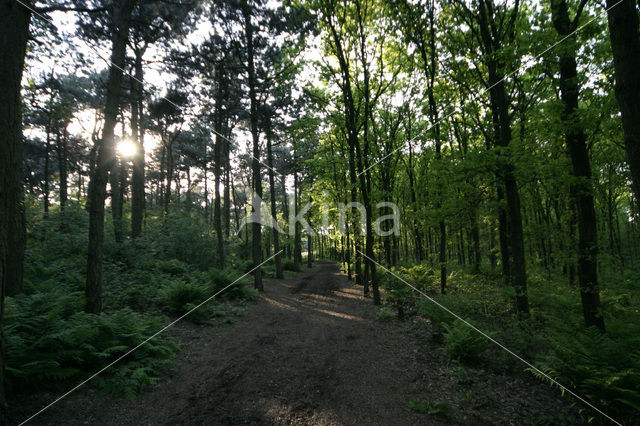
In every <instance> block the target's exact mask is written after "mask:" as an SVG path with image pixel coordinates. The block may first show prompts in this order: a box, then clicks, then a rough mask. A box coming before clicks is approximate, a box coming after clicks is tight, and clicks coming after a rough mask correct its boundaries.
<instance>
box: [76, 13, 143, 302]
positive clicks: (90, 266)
mask: <svg viewBox="0 0 640 426" xmlns="http://www.w3.org/2000/svg"><path fill="white" fill-rule="evenodd" d="M134 3H135V0H121V1H120V2H119V3H118V4H116V5H115V6H114V9H113V24H114V26H113V28H114V33H113V36H112V51H111V67H110V68H109V80H108V82H107V98H106V103H105V112H104V119H105V120H104V127H103V130H102V138H101V139H99V140H98V142H97V143H98V153H97V158H96V165H95V168H94V170H93V173H92V174H91V181H90V182H89V250H88V256H87V280H86V287H85V297H86V304H85V311H86V312H88V313H93V314H99V313H100V311H101V310H102V244H103V240H104V200H105V197H106V192H107V178H108V171H109V170H110V169H111V168H112V167H113V163H115V159H116V156H115V143H114V128H115V125H116V119H117V115H118V105H119V102H120V88H121V86H122V69H123V67H124V61H125V54H126V48H127V38H128V34H129V24H130V19H131V12H132V10H133V5H134Z"/></svg>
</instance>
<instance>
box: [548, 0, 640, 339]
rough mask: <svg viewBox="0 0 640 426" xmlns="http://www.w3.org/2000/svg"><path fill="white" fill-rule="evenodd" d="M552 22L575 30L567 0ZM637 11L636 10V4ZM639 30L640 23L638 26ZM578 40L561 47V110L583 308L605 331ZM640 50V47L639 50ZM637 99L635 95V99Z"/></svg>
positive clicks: (554, 0)
mask: <svg viewBox="0 0 640 426" xmlns="http://www.w3.org/2000/svg"><path fill="white" fill-rule="evenodd" d="M551 11H552V16H553V25H554V27H555V29H556V31H557V32H558V35H559V36H561V37H567V36H569V35H570V34H571V33H572V32H573V31H574V28H575V26H574V23H577V21H578V19H579V18H580V16H579V15H578V16H576V17H575V18H574V21H573V22H572V21H571V19H570V18H569V8H568V6H567V3H566V0H551ZM634 13H636V11H635V8H634ZM636 30H637V27H636ZM575 43H576V41H575V39H574V38H569V39H568V40H566V41H565V44H564V46H562V49H558V56H559V59H560V92H561V96H560V97H561V99H562V103H563V104H564V111H563V113H562V121H563V127H564V129H565V140H566V143H567V148H568V151H569V157H571V164H572V165H573V175H574V176H575V177H576V180H575V184H574V185H575V191H573V193H574V195H575V197H574V198H575V207H576V218H577V221H578V285H579V286H580V297H581V299H582V312H583V315H584V321H585V324H586V325H587V327H589V326H595V327H597V328H598V329H600V330H602V331H604V319H603V317H602V315H601V313H600V312H599V311H600V292H599V289H598V233H597V227H596V211H595V207H594V205H593V188H592V184H591V166H590V164H589V154H588V152H587V135H586V134H585V131H584V125H583V123H582V121H581V120H580V118H579V117H578V115H577V113H578V96H579V94H580V86H579V83H578V71H577V64H576V44H575ZM639 53H640V51H639ZM637 102H638V100H637V99H636V103H637Z"/></svg>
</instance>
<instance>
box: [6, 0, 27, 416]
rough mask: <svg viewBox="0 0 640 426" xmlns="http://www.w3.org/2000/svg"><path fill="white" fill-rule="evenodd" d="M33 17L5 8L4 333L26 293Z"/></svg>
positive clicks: (14, 4)
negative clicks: (8, 313) (8, 298)
mask: <svg viewBox="0 0 640 426" xmlns="http://www.w3.org/2000/svg"><path fill="white" fill-rule="evenodd" d="M30 20H31V14H30V12H29V11H28V10H27V9H25V8H24V7H23V6H21V5H20V4H18V3H17V2H15V1H13V0H2V1H1V2H0V26H1V27H2V32H1V33H0V63H1V64H2V67H0V89H1V90H0V332H1V331H2V329H1V327H2V319H3V316H4V296H5V291H7V292H8V291H15V290H19V289H21V288H22V270H23V258H24V248H25V243H24V242H25V241H26V240H25V238H24V235H25V234H24V229H25V228H24V223H25V222H24V198H23V197H24V194H23V189H22V116H21V109H22V108H21V101H20V81H21V80H22V70H23V68H24V57H25V52H26V48H27V38H28V35H29V22H30ZM4 352H5V349H4V339H0V422H4V421H6V407H7V405H6V398H5V393H4Z"/></svg>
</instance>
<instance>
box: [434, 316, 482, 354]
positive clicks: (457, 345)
mask: <svg viewBox="0 0 640 426" xmlns="http://www.w3.org/2000/svg"><path fill="white" fill-rule="evenodd" d="M444 328H445V329H446V330H447V333H446V334H445V345H444V352H445V353H446V354H447V355H449V357H450V358H451V359H456V360H460V361H475V360H478V359H479V358H480V356H481V355H482V354H483V353H484V351H485V350H486V349H487V341H486V338H485V337H484V336H482V335H481V334H479V333H478V332H477V331H475V330H474V329H472V328H471V327H469V326H468V325H467V324H465V323H464V322H462V321H460V320H456V321H455V322H454V323H453V324H451V325H448V324H444Z"/></svg>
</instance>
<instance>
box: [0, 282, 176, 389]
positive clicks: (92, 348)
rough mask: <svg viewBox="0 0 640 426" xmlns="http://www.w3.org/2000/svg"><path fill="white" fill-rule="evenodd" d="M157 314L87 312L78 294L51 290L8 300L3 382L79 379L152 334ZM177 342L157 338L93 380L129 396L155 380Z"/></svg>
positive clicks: (25, 385)
mask: <svg viewBox="0 0 640 426" xmlns="http://www.w3.org/2000/svg"><path fill="white" fill-rule="evenodd" d="M162 325H163V321H162V320H161V318H150V317H148V316H145V315H141V314H137V313H135V312H133V311H132V310H131V309H129V308H123V309H120V310H116V311H112V312H109V313H103V314H101V315H92V314H86V313H84V312H82V298H81V295H80V294H78V293H70V294H68V293H65V292H63V291H62V290H54V291H50V292H47V293H37V294H32V295H20V296H18V297H16V298H8V299H7V309H6V317H5V339H6V342H7V346H6V347H7V355H6V356H7V358H6V359H7V366H6V368H7V381H8V383H9V386H10V387H11V388H12V389H14V390H26V389H32V388H33V386H38V387H43V386H50V385H53V384H55V383H58V382H70V381H75V382H77V381H79V380H83V379H85V378H87V377H89V375H90V374H93V373H94V372H96V371H98V370H99V369H101V368H103V367H105V366H106V365H108V364H109V363H111V362H112V361H115V360H116V359H118V358H119V357H120V356H122V355H124V354H125V353H126V352H127V351H128V350H129V349H131V348H133V347H135V346H137V345H138V344H140V343H142V342H143V341H144V340H146V339H147V338H148V337H149V336H151V335H153V334H154V333H155V332H157V331H158V330H159V329H160V328H161V327H162ZM176 351H177V346H176V345H174V344H173V343H171V341H170V340H168V339H166V338H165V337H163V336H158V337H156V338H154V339H152V340H150V341H149V342H147V343H146V344H144V345H142V346H140V348H138V349H137V350H136V351H134V352H133V353H131V354H130V355H128V356H127V357H126V358H125V359H123V360H122V361H120V362H119V363H118V364H116V365H115V366H114V367H112V368H110V369H108V370H106V371H105V372H104V373H102V374H101V375H100V376H98V377H97V378H96V383H97V384H98V385H99V386H100V387H101V388H102V389H103V390H105V391H108V392H111V393H114V394H116V395H119V396H124V397H128V398H130V397H132V396H133V395H135V393H137V392H138V391H140V390H141V389H142V388H143V387H144V386H145V385H147V384H150V383H153V382H154V381H156V380H157V378H158V377H159V375H160V374H161V373H162V371H163V370H165V369H166V368H168V367H169V366H170V365H171V364H170V362H169V360H170V358H171V357H172V356H173V354H174V353H175V352H176Z"/></svg>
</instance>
